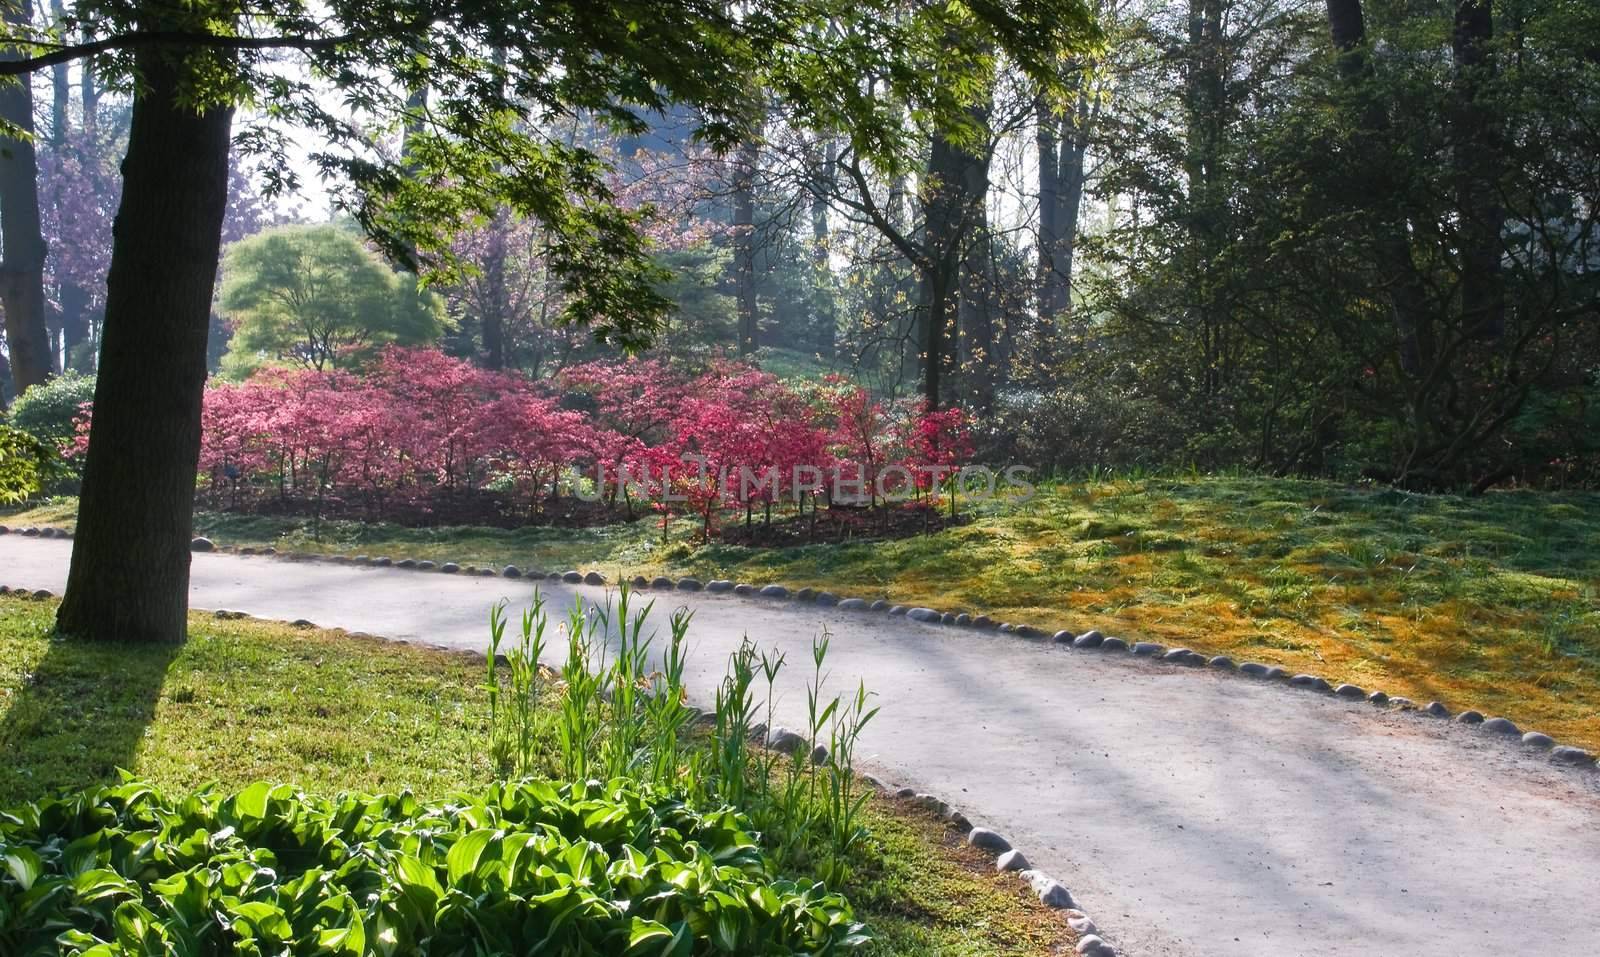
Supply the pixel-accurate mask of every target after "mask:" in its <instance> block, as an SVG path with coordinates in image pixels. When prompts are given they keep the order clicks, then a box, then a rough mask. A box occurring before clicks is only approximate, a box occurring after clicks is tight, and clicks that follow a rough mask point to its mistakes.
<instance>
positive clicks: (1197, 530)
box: [8, 477, 1600, 748]
mask: <svg viewBox="0 0 1600 957" xmlns="http://www.w3.org/2000/svg"><path fill="white" fill-rule="evenodd" d="M70 516H71V503H70V502H68V503H61V504H55V505H47V506H45V507H44V508H42V509H39V510H36V511H34V512H32V513H28V514H26V515H23V516H18V517H17V518H14V519H10V520H8V522H9V523H11V524H18V523H25V522H31V523H35V524H39V523H49V522H54V523H58V524H65V523H68V522H69V521H70ZM198 522H199V526H200V528H201V529H202V530H204V531H205V532H206V533H207V534H210V535H212V536H214V537H216V538H217V539H218V540H219V541H227V542H234V543H237V544H275V545H277V546H278V547H279V548H285V549H294V550H298V551H323V552H343V553H355V552H365V553H369V554H378V553H380V552H387V553H390V554H393V555H395V556H397V557H398V556H400V555H402V554H407V555H412V556H414V557H417V558H433V559H435V560H443V559H454V560H457V561H463V562H476V563H478V564H485V563H494V564H497V565H498V564H501V563H514V564H518V565H522V566H524V567H529V566H531V567H536V568H540V569H545V570H549V569H565V568H569V567H572V568H585V569H588V568H594V569H599V570H601V571H603V572H605V573H606V574H608V575H613V576H614V575H617V574H626V575H633V574H645V575H656V574H668V575H682V574H692V575H696V576H698V577H701V578H713V577H729V578H735V579H738V580H744V581H752V582H763V581H779V582H784V583H786V584H789V585H792V586H806V585H810V586H826V587H828V588H830V589H831V590H834V591H837V592H840V593H841V594H850V595H860V596H863V597H879V596H882V597H886V598H889V599H891V600H894V601H897V602H903V603H906V604H923V605H928V606H931V607H935V608H940V609H945V610H961V609H964V610H970V611H973V612H980V611H981V612H983V613H986V614H989V615H991V616H993V617H996V618H999V619H1006V620H1012V621H1016V622H1025V623H1030V624H1035V625H1038V626H1040V627H1046V628H1051V629H1054V628H1071V629H1074V630H1080V631H1081V630H1084V629H1088V628H1099V629H1101V630H1104V631H1107V632H1114V633H1117V634H1122V635H1125V636H1127V637H1130V638H1144V639H1150V640H1154V641H1161V642H1164V643H1167V644H1173V645H1177V644H1181V645H1185V646H1188V647H1190V648H1193V649H1194V650H1196V651H1199V652H1202V653H1206V654H1228V655H1232V656H1234V657H1237V658H1240V659H1246V658H1248V659H1253V660H1259V661H1266V662H1271V663H1274V664H1280V665H1283V666H1284V667H1286V668H1290V669H1293V670H1297V671H1311V672H1316V673H1319V674H1322V675H1325V676H1326V677H1328V678H1329V679H1330V680H1333V681H1350V682H1353V683H1356V684H1360V685H1363V686H1365V687H1369V688H1381V689H1383V690H1385V691H1387V692H1389V693H1390V694H1391V695H1405V696H1407V697H1410V698H1413V699H1416V700H1418V701H1422V702H1425V701H1427V700H1430V699H1434V698H1437V699H1440V700H1443V701H1445V702H1446V703H1447V704H1449V705H1451V706H1452V707H1455V708H1466V707H1473V708H1477V709H1479V710H1481V711H1484V712H1486V713H1497V714H1504V715H1506V716H1507V717H1510V718H1511V719H1512V720H1514V721H1516V722H1517V723H1518V724H1520V725H1522V726H1523V727H1525V728H1538V729H1539V730H1542V731H1545V732H1547V733H1549V734H1551V735H1553V736H1555V737H1556V738H1558V739H1561V740H1566V741H1572V742H1575V743H1579V744H1582V745H1584V746H1586V747H1590V748H1600V494H1594V493H1544V492H1531V491H1510V492H1491V493H1490V494H1487V495H1483V496H1478V497H1461V496H1431V495H1430V496H1423V495H1411V494H1406V493H1402V492H1396V491H1392V490H1382V489H1371V488H1357V487H1350V486H1345V485H1340V484H1337V483H1332V482H1321V481H1298V480H1285V479H1271V478H1254V477H1166V478H1140V479H1132V480H1107V481H1094V482H1075V483H1063V484H1059V485H1050V486H1046V487H1043V488H1041V489H1040V492H1039V494H1038V495H1037V496H1036V497H1035V498H1034V499H1033V500H1032V501H1031V502H1028V503H1026V504H1015V503H1013V504H1009V505H1005V506H991V507H989V508H988V509H987V510H985V511H980V513H979V514H978V515H977V517H976V519H975V520H974V521H972V522H970V523H968V524H966V525H962V526H959V527H955V528H951V529H948V530H945V531H942V532H939V533H937V534H933V535H926V536H920V537H914V538H907V539H899V540H895V541H884V542H859V543H853V544H845V545H818V546H807V547H797V548H786V549H770V550H761V549H750V548H740V547H733V546H727V545H720V544H711V545H705V546H696V545H694V544H692V543H691V542H690V535H691V534H692V531H693V527H692V525H691V524H690V523H681V524H676V525H674V527H672V528H671V529H669V533H670V536H669V541H667V542H665V543H663V542H662V540H661V533H660V529H659V526H658V525H657V524H656V523H654V522H651V521H641V522H638V523H635V524H632V525H618V526H611V527H607V528H601V529H586V530H563V529H519V530H511V531H501V530H494V529H461V528H442V529H404V528H396V527H392V526H384V525H361V524H355V523H341V524H329V525H324V526H323V527H322V528H321V529H320V530H318V534H316V535H313V534H312V532H311V529H310V527H309V526H308V524H307V523H305V522H303V521H289V520H281V519H264V518H251V517H242V516H233V515H211V514H206V515H202V516H199V519H198Z"/></svg>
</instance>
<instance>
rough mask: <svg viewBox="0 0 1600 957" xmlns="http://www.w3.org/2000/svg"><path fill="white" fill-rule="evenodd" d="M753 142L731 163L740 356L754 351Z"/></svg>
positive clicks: (734, 282) (754, 169) (754, 156)
mask: <svg viewBox="0 0 1600 957" xmlns="http://www.w3.org/2000/svg"><path fill="white" fill-rule="evenodd" d="M757 149H758V147H757V146H756V144H755V143H754V142H753V141H752V142H748V143H745V144H744V145H743V146H741V147H739V153H738V155H737V156H736V157H735V158H734V164H733V284H734V295H735V301H736V303H737V304H738V310H739V354H740V355H742V356H747V355H749V354H751V353H752V352H755V351H756V227H755V222H756V189H755V177H756V161H757V159H758V158H759V154H758V153H757Z"/></svg>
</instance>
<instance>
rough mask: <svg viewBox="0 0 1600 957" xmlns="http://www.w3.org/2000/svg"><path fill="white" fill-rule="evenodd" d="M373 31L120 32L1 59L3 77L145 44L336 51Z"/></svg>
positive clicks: (364, 37)
mask: <svg viewBox="0 0 1600 957" xmlns="http://www.w3.org/2000/svg"><path fill="white" fill-rule="evenodd" d="M376 35H377V34H376V33H374V32H372V31H363V32H359V33H346V34H342V35H340V36H335V37H290V36H273V37H232V36H223V35H220V34H215V33H196V32H193V31H188V30H150V31H138V32H134V33H119V34H116V35H114V36H109V37H102V38H100V39H98V40H90V41H88V42H85V43H74V44H70V45H65V46H59V47H57V48H55V49H53V50H51V51H50V52H49V53H41V54H39V55H38V56H32V57H24V58H22V59H20V60H6V61H3V62H0V76H22V75H23V74H27V73H34V72H37V71H39V70H43V69H45V68H47V67H52V66H56V65H58V64H62V63H71V62H72V61H74V60H81V59H84V58H85V57H91V56H97V55H99V54H102V53H110V52H113V51H116V50H135V49H140V48H143V47H156V46H172V47H205V48H209V49H213V50H308V51H320V50H332V49H334V48H335V47H338V46H341V45H346V44H351V43H356V42H358V41H360V40H363V39H366V38H369V37H372V36H376ZM13 42H14V43H15V45H17V46H30V47H42V46H47V45H48V44H41V43H37V42H30V41H13Z"/></svg>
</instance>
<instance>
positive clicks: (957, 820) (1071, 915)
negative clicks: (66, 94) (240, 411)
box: [0, 526, 1117, 957]
mask: <svg viewBox="0 0 1600 957" xmlns="http://www.w3.org/2000/svg"><path fill="white" fill-rule="evenodd" d="M3 527H4V526H0V528H3ZM0 534H4V533H3V532H0ZM196 550H197V551H210V550H211V549H208V548H199V549H196ZM256 554H260V552H257V553H256ZM268 554H274V553H270V552H269V553H268ZM285 557H287V556H285ZM343 558H344V556H337V557H335V558H334V559H333V560H335V561H338V560H339V559H343ZM345 561H346V562H347V563H348V562H349V561H351V560H350V559H345ZM447 564H449V563H447ZM407 567H413V568H420V567H421V564H420V563H417V564H415V565H411V566H407ZM469 567H470V566H469ZM507 567H508V568H514V566H507ZM424 570H426V569H424ZM438 570H439V571H441V572H443V571H444V566H443V565H440V566H438ZM485 571H489V570H488V569H485ZM447 574H448V573H447ZM480 574H481V572H480ZM489 574H490V575H493V574H494V572H493V571H489ZM568 574H577V573H576V572H571V573H568ZM589 574H590V575H595V574H596V573H594V572H590V573H589ZM506 577H508V578H520V577H523V576H522V575H521V573H520V572H519V573H518V574H516V575H508V576H506ZM544 577H547V578H564V576H562V575H557V574H555V573H553V572H552V573H550V574H549V575H548V576H544ZM581 580H582V576H580V581H581ZM688 580H689V581H694V580H693V579H688ZM713 584H716V583H713ZM727 584H728V585H729V586H730V587H729V588H724V589H719V590H722V591H728V590H731V585H732V583H727ZM695 586H698V582H696V583H695ZM695 586H691V587H690V588H688V589H684V588H683V586H682V585H681V584H678V585H676V586H675V588H676V590H691V591H692V590H697V588H696V587H695ZM663 587H665V586H663ZM707 588H708V590H710V589H709V586H707ZM5 594H17V595H23V596H26V597H28V598H30V599H37V600H40V601H43V600H46V599H50V598H54V597H55V594H54V593H53V592H51V591H49V590H48V589H43V588H41V589H38V590H36V591H29V590H28V589H26V588H10V587H8V586H5V585H0V595H5ZM197 610H202V611H203V610H204V609H197ZM211 615H212V617H213V618H215V619H217V620H218V621H239V620H252V621H270V622H275V623H278V624H285V622H283V621H281V620H280V619H267V618H257V617H256V616H255V615H251V614H249V613H247V612H242V611H229V610H227V609H224V608H218V609H215V610H213V611H212V612H211ZM286 624H288V626H289V627H291V628H300V629H308V630H309V629H314V628H315V629H320V630H322V631H327V632H330V633H334V634H338V635H342V636H343V637H347V638H357V639H364V640H368V641H380V642H384V643H386V644H393V645H411V644H412V643H411V642H410V641H407V640H405V639H403V638H387V637H384V636H382V635H372V634H368V633H367V632H364V631H345V630H344V629H343V628H322V627H321V626H320V625H317V624H316V623H315V622H312V621H308V620H307V619H304V618H296V619H295V620H293V621H290V622H287V623H286ZM417 646H418V647H421V648H426V649H428V650H430V651H436V652H443V653H445V654H449V655H454V656H456V657H460V658H464V659H467V660H468V661H470V662H473V663H481V662H482V661H483V659H484V652H482V651H473V650H471V649H465V648H460V647H457V646H455V645H441V644H435V643H432V642H419V643H418V644H417ZM499 659H500V662H501V663H502V664H504V663H505V656H504V655H501V656H499ZM690 710H691V711H693V712H695V713H694V714H693V715H692V716H691V718H690V721H689V723H690V724H692V725H695V726H704V725H706V724H707V723H708V722H707V721H706V719H707V718H708V717H709V716H710V714H709V712H705V711H701V710H700V709H698V708H690ZM750 736H751V740H752V741H754V742H755V743H757V744H758V745H760V746H762V747H766V748H770V749H772V750H773V751H777V752H779V753H781V754H791V755H792V754H793V753H794V752H795V751H796V750H798V749H799V748H800V747H802V746H803V745H804V744H805V739H804V738H803V737H802V736H801V735H800V734H799V733H797V732H794V731H790V730H788V729H786V728H782V727H775V728H772V729H771V731H770V732H769V731H768V729H767V726H766V725H765V724H758V725H756V726H755V727H754V728H752V729H751V735H750ZM809 758H810V762H811V763H812V764H814V765H820V764H824V763H826V762H827V761H828V758H829V755H828V749H827V747H826V746H825V745H821V744H818V745H817V746H816V747H815V748H814V749H813V750H812V752H811V754H810V756H809ZM857 776H858V777H859V778H860V779H861V780H862V781H863V782H865V783H866V784H867V785H868V786H869V787H871V788H873V789H874V790H875V791H877V792H878V793H879V794H880V795H883V796H886V797H891V798H897V799H908V800H910V801H912V802H913V804H914V806H917V807H921V808H923V809H925V810H930V811H933V812H934V813H936V814H937V815H938V816H939V817H940V818H941V819H943V820H944V821H945V823H946V824H948V825H950V827H952V828H954V829H955V830H956V831H958V832H960V833H962V834H963V835H965V838H964V840H965V843H966V844H967V845H968V846H970V847H974V848H977V849H978V850H980V851H984V852H986V853H988V854H990V855H991V856H993V857H995V870H996V871H999V872H1002V873H1007V872H1015V873H1017V874H1018V876H1019V877H1020V878H1021V879H1022V880H1023V881H1026V882H1027V883H1028V885H1029V886H1030V887H1031V888H1032V890H1033V892H1034V894H1035V895H1036V896H1037V897H1038V898H1039V902H1040V903H1041V904H1043V905H1044V906H1046V907H1048V908H1050V909H1051V910H1056V911H1060V912H1062V914H1063V915H1064V916H1065V917H1066V920H1067V926H1068V927H1070V928H1072V930H1073V932H1074V933H1076V934H1077V935H1078V941H1077V944H1076V952H1077V953H1078V954H1080V955H1083V957H1116V955H1117V951H1116V949H1115V948H1114V947H1112V946H1111V945H1110V944H1108V943H1106V942H1105V940H1104V939H1103V938H1102V937H1100V936H1099V928H1098V927H1097V926H1096V925H1095V922H1094V921H1093V920H1092V919H1090V917H1089V915H1088V914H1085V913H1084V912H1083V911H1082V910H1079V909H1078V907H1077V903H1076V901H1074V900H1073V898H1072V892H1071V891H1069V890H1068V889H1067V887H1066V885H1065V884H1062V883H1061V882H1060V881H1057V880H1056V879H1054V878H1052V877H1051V876H1050V875H1048V874H1046V873H1045V872H1044V871H1041V870H1037V869H1035V868H1033V867H1032V866H1031V865H1030V864H1029V863H1028V859H1027V858H1026V857H1025V856H1023V853H1022V852H1021V851H1019V850H1017V849H1015V848H1013V847H1012V846H1011V842H1010V841H1008V840H1007V839H1006V838H1005V837H1003V836H1001V835H1000V834H999V833H998V832H996V831H993V830H990V829H989V828H985V827H974V826H973V825H972V822H971V821H969V820H968V819H967V816H966V815H965V814H962V813H961V812H960V811H958V810H955V809H953V808H952V807H950V805H949V804H947V803H945V802H944V801H942V800H940V799H939V798H937V797H935V796H934V795H931V794H919V793H917V791H916V790H915V789H913V788H892V787H890V786H889V785H887V784H885V783H884V782H883V780H882V779H881V778H878V777H877V776H875V775H872V774H858V775H857Z"/></svg>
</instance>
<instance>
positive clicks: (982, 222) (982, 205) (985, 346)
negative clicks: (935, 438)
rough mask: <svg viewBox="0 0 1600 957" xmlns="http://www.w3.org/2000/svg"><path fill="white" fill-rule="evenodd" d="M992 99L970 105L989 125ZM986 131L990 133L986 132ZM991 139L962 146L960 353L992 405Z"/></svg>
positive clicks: (964, 369)
mask: <svg viewBox="0 0 1600 957" xmlns="http://www.w3.org/2000/svg"><path fill="white" fill-rule="evenodd" d="M992 111H993V105H992V102H990V101H984V102H980V103H977V104H975V105H973V107H972V108H971V110H970V111H969V113H970V116H971V118H972V120H973V121H974V122H975V123H976V124H978V126H979V127H980V128H981V129H983V130H985V131H987V130H988V129H989V119H990V114H991V113H992ZM986 135H987V134H986ZM990 159H991V156H990V152H989V148H988V144H987V143H985V144H984V145H983V147H982V148H981V149H979V150H977V151H972V150H965V149H964V150H961V151H960V161H961V179H960V190H961V195H960V197H959V199H958V202H959V203H960V208H961V222H960V226H961V232H960V235H959V237H958V241H959V243H960V246H961V250H962V252H961V266H960V277H959V289H960V299H959V303H958V305H957V308H956V330H957V350H956V351H957V358H958V360H959V368H960V370H961V374H962V377H963V378H964V379H966V380H967V382H968V384H969V386H970V390H969V391H970V394H971V397H972V399H973V401H974V402H975V403H976V404H977V406H978V407H979V408H981V409H984V410H987V409H989V408H990V407H991V405H992V400H993V398H994V385H995V376H994V372H995V367H994V363H993V362H992V361H991V360H990V356H989V353H990V351H991V347H992V343H993V339H994V311H993V305H992V303H993V296H992V292H993V285H994V284H993V281H992V273H993V266H994V250H993V248H992V246H991V237H990V234H989V204H988V198H989V163H990Z"/></svg>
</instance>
